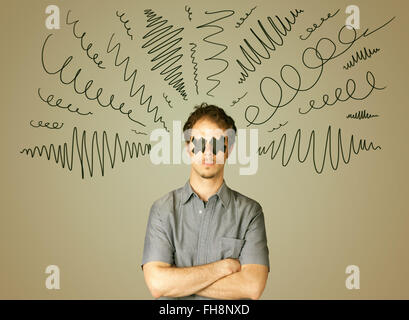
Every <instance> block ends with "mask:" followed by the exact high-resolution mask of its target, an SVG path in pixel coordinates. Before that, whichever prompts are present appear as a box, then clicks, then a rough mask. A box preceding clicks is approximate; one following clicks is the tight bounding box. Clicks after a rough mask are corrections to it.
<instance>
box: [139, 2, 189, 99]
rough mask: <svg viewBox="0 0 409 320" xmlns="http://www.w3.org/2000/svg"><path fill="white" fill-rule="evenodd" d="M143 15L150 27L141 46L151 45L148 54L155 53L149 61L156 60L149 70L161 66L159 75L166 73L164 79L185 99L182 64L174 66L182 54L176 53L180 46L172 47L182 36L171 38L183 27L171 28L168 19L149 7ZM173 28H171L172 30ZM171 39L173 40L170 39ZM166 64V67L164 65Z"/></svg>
mask: <svg viewBox="0 0 409 320" xmlns="http://www.w3.org/2000/svg"><path fill="white" fill-rule="evenodd" d="M144 13H145V15H146V16H147V18H148V19H147V22H148V24H147V25H146V27H147V28H148V29H149V28H152V27H153V29H151V30H150V31H148V32H147V33H146V34H145V35H144V36H143V39H148V38H150V39H149V40H148V41H146V42H145V43H144V44H143V45H142V48H143V49H145V48H148V47H150V46H153V47H152V48H151V49H150V50H149V51H148V54H156V55H155V56H154V57H153V58H152V60H151V62H156V61H158V62H157V63H156V64H155V65H154V66H153V67H152V68H151V71H154V70H156V69H158V68H161V67H162V69H163V68H164V69H163V70H162V71H161V72H160V75H167V76H166V77H165V78H164V80H165V81H166V82H167V81H169V82H168V85H170V86H173V88H175V89H176V91H177V92H179V93H180V95H181V96H182V97H183V100H187V93H186V91H185V89H184V88H185V83H184V82H183V78H181V76H182V71H179V69H181V68H182V65H181V64H179V65H177V66H174V64H176V63H177V62H178V61H179V60H180V59H181V58H182V57H183V54H182V53H179V54H178V55H176V54H177V53H178V52H179V51H180V49H182V47H177V48H173V47H174V46H176V45H178V43H179V42H180V41H182V39H183V38H182V37H179V38H176V39H173V38H174V37H176V36H177V35H178V34H179V33H181V32H182V31H183V29H184V28H179V29H173V25H167V26H166V24H167V23H168V20H165V19H162V16H159V17H158V16H157V15H156V13H155V12H154V11H153V10H151V9H146V10H144ZM172 29H173V30H172ZM172 39H173V40H172ZM164 66H166V67H164Z"/></svg>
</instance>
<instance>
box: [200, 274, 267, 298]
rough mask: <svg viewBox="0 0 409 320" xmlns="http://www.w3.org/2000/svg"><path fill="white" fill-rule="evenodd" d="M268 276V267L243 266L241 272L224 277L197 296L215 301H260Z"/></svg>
mask: <svg viewBox="0 0 409 320" xmlns="http://www.w3.org/2000/svg"><path fill="white" fill-rule="evenodd" d="M267 276H268V269H267V267H264V266H242V269H241V271H240V272H236V273H233V274H231V275H229V276H226V277H223V278H221V279H219V280H217V281H215V282H213V283H212V284H211V285H209V286H207V287H206V288H203V289H202V290H200V291H198V292H196V294H197V295H200V296H204V297H208V298H214V299H259V298H260V296H261V294H262V292H263V290H264V287H265V283H266V280H267Z"/></svg>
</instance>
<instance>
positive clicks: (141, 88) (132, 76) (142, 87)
mask: <svg viewBox="0 0 409 320" xmlns="http://www.w3.org/2000/svg"><path fill="white" fill-rule="evenodd" d="M114 35H115V34H114V33H113V34H112V36H111V38H110V39H109V42H108V46H107V49H106V52H107V53H111V52H112V51H114V50H115V49H116V54H115V62H114V63H115V66H116V67H119V66H121V65H122V64H123V63H125V67H124V73H123V76H124V81H129V80H131V79H132V83H131V87H130V89H129V96H130V97H131V98H133V97H134V96H135V95H136V94H137V93H138V92H139V91H140V92H141V94H140V97H139V104H140V105H141V106H142V105H144V104H145V103H148V106H147V108H146V111H147V112H148V113H151V112H154V115H153V121H154V122H155V123H156V122H158V121H160V122H161V123H162V126H163V128H164V129H165V130H166V131H167V132H169V129H168V128H167V126H166V122H165V121H164V120H163V118H162V116H159V117H158V112H159V108H158V106H156V107H154V108H152V109H151V102H152V95H150V96H149V97H147V98H146V99H145V100H144V93H145V84H141V85H140V86H139V88H138V90H136V91H134V85H135V80H136V74H137V72H138V70H137V69H134V70H133V72H132V73H131V74H130V75H129V76H128V75H127V74H128V66H129V60H130V58H129V56H127V57H126V58H125V59H123V60H122V61H121V62H118V60H119V52H120V50H121V44H120V43H119V42H117V43H116V45H114V46H113V47H112V48H110V46H111V42H112V39H113V37H114Z"/></svg>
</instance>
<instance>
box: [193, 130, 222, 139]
mask: <svg viewBox="0 0 409 320" xmlns="http://www.w3.org/2000/svg"><path fill="white" fill-rule="evenodd" d="M224 135H225V132H224V130H223V129H220V128H200V129H197V128H193V129H192V131H191V136H193V137H195V138H213V137H215V138H219V137H221V136H224Z"/></svg>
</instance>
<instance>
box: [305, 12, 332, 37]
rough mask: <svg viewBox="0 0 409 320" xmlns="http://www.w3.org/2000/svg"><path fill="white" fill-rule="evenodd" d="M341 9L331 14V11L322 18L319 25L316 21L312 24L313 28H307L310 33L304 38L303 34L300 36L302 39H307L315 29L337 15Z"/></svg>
mask: <svg viewBox="0 0 409 320" xmlns="http://www.w3.org/2000/svg"><path fill="white" fill-rule="evenodd" d="M339 10H340V9H338V10H337V11H335V12H334V13H333V14H331V12H329V13H328V15H327V16H326V17H325V18H321V23H320V24H319V25H317V24H316V23H314V24H313V25H312V26H313V27H312V28H311V27H309V28H307V29H305V31H307V32H308V35H307V36H305V37H304V38H303V36H302V35H300V36H299V38H300V39H301V40H307V39H308V38H309V37H310V36H311V34H312V33H313V32H314V31H315V30H317V29H318V28H319V27H321V26H322V24H323V23H324V22H325V21H327V20H328V19H329V18H332V17H335V16H336V15H337V14H338V12H339Z"/></svg>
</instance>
